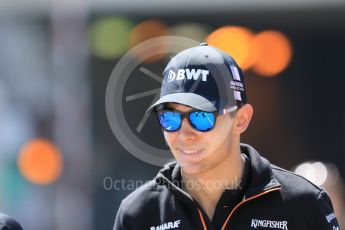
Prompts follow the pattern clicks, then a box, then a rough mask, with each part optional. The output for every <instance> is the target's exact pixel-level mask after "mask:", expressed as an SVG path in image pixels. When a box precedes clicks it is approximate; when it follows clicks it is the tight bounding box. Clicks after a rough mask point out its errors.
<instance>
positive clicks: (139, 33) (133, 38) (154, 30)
mask: <svg viewBox="0 0 345 230" xmlns="http://www.w3.org/2000/svg"><path fill="white" fill-rule="evenodd" d="M168 33H169V29H168V27H167V26H166V25H165V24H164V23H163V22H161V21H158V20H147V21H144V22H141V23H139V24H138V25H137V26H136V27H135V28H133V30H132V31H131V33H130V36H129V42H130V46H131V47H134V46H136V45H138V44H139V43H141V42H144V41H146V40H149V39H151V38H155V37H160V36H167V35H168ZM155 49H159V50H161V52H159V53H165V52H164V51H165V50H166V49H167V47H166V46H165V45H161V46H157V47H155ZM163 56H164V55H162V54H158V55H154V56H152V57H150V58H147V59H144V58H143V57H142V56H141V55H140V54H137V57H138V58H139V59H142V61H144V62H154V61H157V60H159V59H161V58H162V57H163Z"/></svg>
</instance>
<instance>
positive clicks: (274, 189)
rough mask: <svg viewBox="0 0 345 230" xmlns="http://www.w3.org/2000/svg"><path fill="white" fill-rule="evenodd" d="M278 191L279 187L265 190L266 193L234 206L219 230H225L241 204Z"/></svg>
mask: <svg viewBox="0 0 345 230" xmlns="http://www.w3.org/2000/svg"><path fill="white" fill-rule="evenodd" d="M278 190H281V188H280V187H279V188H273V189H269V190H266V191H264V192H262V193H259V194H257V195H255V196H252V197H250V198H248V199H245V200H243V201H241V202H240V203H238V204H237V205H236V206H235V208H234V209H233V210H232V211H231V212H230V214H229V216H228V217H227V218H226V220H225V222H224V224H223V226H222V228H221V230H225V227H226V225H227V223H228V222H229V220H230V218H231V216H232V215H233V214H234V212H235V211H236V210H237V209H238V208H239V207H240V206H242V205H243V204H245V203H247V202H249V201H251V200H253V199H256V198H258V197H260V196H263V195H266V194H267V193H270V192H274V191H278Z"/></svg>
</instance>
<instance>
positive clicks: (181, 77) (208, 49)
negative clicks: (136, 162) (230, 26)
mask: <svg viewBox="0 0 345 230" xmlns="http://www.w3.org/2000/svg"><path fill="white" fill-rule="evenodd" d="M243 77H244V75H243V72H242V70H241V68H240V67H239V66H238V65H237V63H236V62H235V60H234V59H233V58H232V57H231V56H230V55H228V54H227V53H225V52H224V51H222V50H219V49H217V48H215V47H213V46H209V45H208V44H207V43H201V44H200V45H199V46H197V47H192V48H189V49H186V50H183V51H181V52H180V53H178V54H177V55H176V56H175V57H173V58H172V59H171V61H170V62H169V63H168V65H167V66H166V68H165V70H164V72H163V82H162V87H161V93H160V98H159V100H158V101H156V102H155V103H154V104H152V105H151V106H150V107H149V108H148V110H147V112H150V111H152V110H153V109H158V108H160V107H162V106H164V104H166V103H171V102H173V103H179V104H182V105H186V106H189V107H192V108H194V109H198V110H203V111H208V112H213V111H217V112H218V113H219V114H224V113H226V112H227V111H229V110H230V111H232V110H234V109H236V108H238V107H240V106H241V105H243V104H245V103H246V102H247V97H246V93H245V86H244V82H243Z"/></svg>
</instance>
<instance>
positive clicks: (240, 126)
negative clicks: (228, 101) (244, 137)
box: [235, 104, 253, 134]
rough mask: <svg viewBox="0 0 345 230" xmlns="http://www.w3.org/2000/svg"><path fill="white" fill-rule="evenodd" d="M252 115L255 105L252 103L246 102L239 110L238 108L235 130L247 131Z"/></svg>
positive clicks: (239, 132)
mask: <svg viewBox="0 0 345 230" xmlns="http://www.w3.org/2000/svg"><path fill="white" fill-rule="evenodd" d="M252 116H253V106H251V105H250V104H245V105H243V106H242V107H241V108H240V109H239V110H237V112H236V118H235V122H236V123H235V131H236V132H237V133H238V134H241V133H243V132H244V131H246V129H247V127H248V126H249V123H250V120H251V119H252Z"/></svg>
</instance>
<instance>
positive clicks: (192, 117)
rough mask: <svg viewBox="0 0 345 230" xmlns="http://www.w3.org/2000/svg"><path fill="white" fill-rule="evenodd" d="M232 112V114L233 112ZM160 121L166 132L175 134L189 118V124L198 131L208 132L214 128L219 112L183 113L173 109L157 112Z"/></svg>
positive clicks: (193, 111)
mask: <svg viewBox="0 0 345 230" xmlns="http://www.w3.org/2000/svg"><path fill="white" fill-rule="evenodd" d="M233 111H234V110H232V111H231V112H233ZM156 114H157V117H158V121H159V124H160V126H161V127H162V129H163V130H164V131H167V132H175V131H178V130H179V129H180V128H181V125H182V120H183V118H187V120H188V122H189V124H190V125H191V126H192V128H194V129H195V130H197V131H200V132H207V131H210V130H212V129H213V128H214V126H215V124H216V118H217V116H218V115H219V114H218V112H206V111H201V110H192V111H188V112H185V113H184V112H181V111H178V110H171V109H160V110H156Z"/></svg>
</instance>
